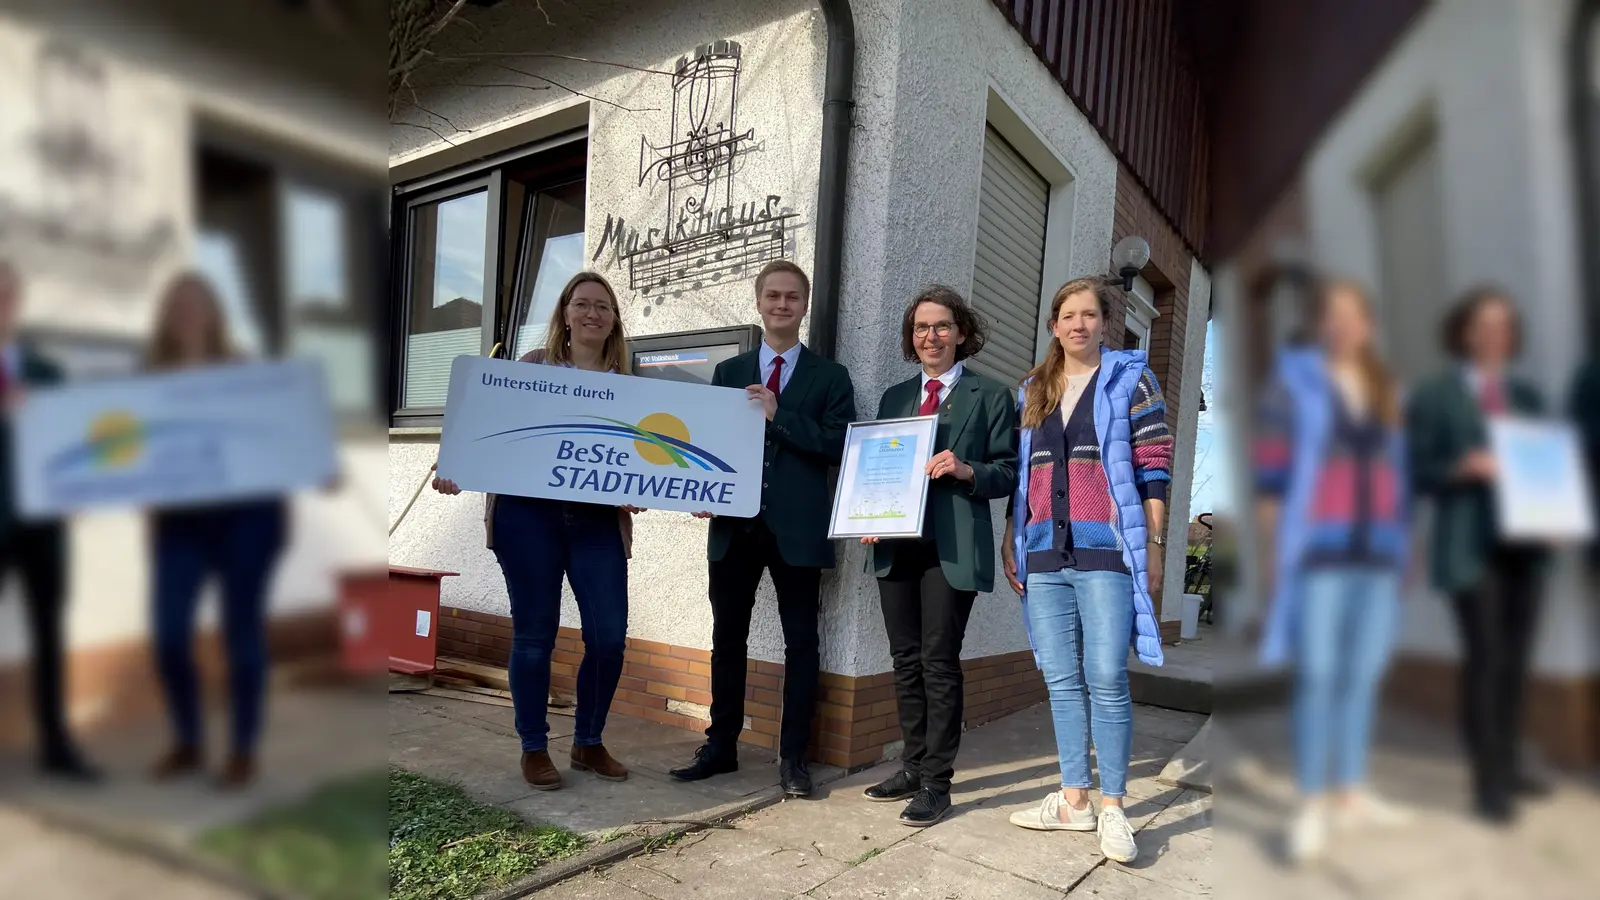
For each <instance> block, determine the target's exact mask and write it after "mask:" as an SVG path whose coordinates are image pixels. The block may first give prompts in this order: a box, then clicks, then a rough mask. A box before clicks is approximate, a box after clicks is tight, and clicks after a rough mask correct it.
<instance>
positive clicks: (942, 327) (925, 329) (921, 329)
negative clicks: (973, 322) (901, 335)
mask: <svg viewBox="0 0 1600 900" xmlns="http://www.w3.org/2000/svg"><path fill="white" fill-rule="evenodd" d="M954 327H956V326H955V325H953V324H951V323H950V322H940V323H939V324H937V325H929V324H928V323H927V322H918V323H917V324H915V325H913V326H911V333H912V334H914V335H916V336H917V337H919V338H925V337H927V336H928V334H929V332H932V333H933V334H937V335H938V336H939V337H942V338H947V337H949V336H950V329H952V328H954Z"/></svg>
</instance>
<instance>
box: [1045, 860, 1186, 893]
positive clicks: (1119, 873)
mask: <svg viewBox="0 0 1600 900" xmlns="http://www.w3.org/2000/svg"><path fill="white" fill-rule="evenodd" d="M1070 896H1071V897H1072V898H1074V900H1076V898H1078V897H1084V898H1088V897H1093V898H1095V900H1190V898H1192V897H1193V896H1194V895H1193V894H1188V893H1185V892H1183V891H1180V890H1177V889H1176V888H1171V887H1168V886H1166V885H1164V884H1161V883H1159V882H1155V881H1149V880H1147V879H1144V878H1140V877H1139V876H1138V875H1135V874H1133V873H1131V872H1129V871H1127V870H1126V869H1123V868H1121V867H1120V866H1101V867H1100V868H1098V869H1095V870H1094V871H1093V872H1090V873H1089V877H1088V878H1085V879H1084V880H1083V882H1082V883H1081V884H1079V885H1078V886H1077V887H1076V888H1074V889H1073V890H1072V893H1071V895H1070Z"/></svg>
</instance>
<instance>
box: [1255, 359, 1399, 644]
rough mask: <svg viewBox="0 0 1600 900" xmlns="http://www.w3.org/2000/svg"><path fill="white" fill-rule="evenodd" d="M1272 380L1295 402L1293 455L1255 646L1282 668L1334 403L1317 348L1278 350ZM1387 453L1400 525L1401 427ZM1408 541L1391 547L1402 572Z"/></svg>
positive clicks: (1296, 615)
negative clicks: (1269, 585) (1269, 603)
mask: <svg viewBox="0 0 1600 900" xmlns="http://www.w3.org/2000/svg"><path fill="white" fill-rule="evenodd" d="M1277 377H1278V378H1279V379H1281V380H1282V382H1283V384H1284V385H1285V386H1286V387H1287V388H1288V390H1289V394H1290V396H1291V397H1293V398H1294V408H1295V416H1294V430H1293V433H1292V434H1291V436H1290V439H1291V442H1292V445H1293V454H1294V455H1293V457H1292V458H1291V459H1290V461H1289V489H1288V492H1287V493H1286V494H1285V496H1284V498H1283V506H1282V508H1281V509H1280V510H1279V513H1278V534H1277V535H1276V538H1277V539H1276V540H1275V541H1274V542H1273V549H1274V554H1273V557H1274V558H1273V595H1272V606H1271V608H1270V609H1269V610H1268V611H1267V620H1266V628H1265V629H1264V630H1263V631H1262V634H1261V646H1260V648H1259V650H1260V659H1261V663H1262V664H1263V665H1267V666H1278V665H1283V664H1285V663H1288V662H1289V661H1291V660H1292V659H1293V658H1294V654H1295V650H1296V647H1295V643H1296V635H1298V634H1299V633H1300V607H1301V603H1302V601H1303V595H1304V593H1305V592H1304V590H1303V587H1304V582H1305V578H1304V575H1305V573H1304V572H1302V571H1301V567H1300V560H1301V557H1302V556H1303V555H1304V554H1305V550H1306V543H1307V539H1308V537H1309V534H1310V530H1311V503H1312V500H1313V499H1314V497H1313V495H1314V492H1315V491H1316V489H1317V478H1318V476H1319V475H1320V474H1321V471H1322V465H1323V459H1324V456H1325V454H1326V451H1327V448H1328V441H1329V439H1330V435H1331V434H1332V433H1333V428H1334V415H1335V408H1334V403H1335V402H1336V398H1335V395H1334V387H1333V383H1332V382H1331V381H1330V380H1329V378H1328V371H1327V366H1326V365H1325V363H1324V361H1323V355H1322V352H1321V351H1319V350H1314V349H1312V350H1303V349H1294V350H1284V351H1282V352H1281V353H1279V354H1278V361H1277ZM1387 450H1388V456H1389V462H1390V465H1392V466H1393V467H1394V471H1395V476H1396V479H1397V480H1398V482H1399V483H1398V484H1397V485H1396V489H1397V491H1398V492H1399V502H1400V505H1401V506H1400V517H1401V520H1402V521H1405V520H1406V519H1407V518H1408V515H1409V511H1410V507H1411V504H1410V483H1409V482H1410V479H1409V478H1408V477H1407V470H1406V451H1405V439H1404V435H1403V433H1402V429H1399V428H1396V429H1393V430H1392V433H1391V436H1390V438H1389V446H1388V448H1387ZM1408 543H1409V542H1408V541H1406V540H1404V539H1403V536H1402V540H1401V541H1400V545H1399V546H1397V547H1394V548H1393V551H1394V553H1395V554H1396V555H1397V556H1398V557H1399V569H1400V571H1402V572H1403V571H1405V566H1406V562H1407V561H1406V554H1407V552H1408V547H1407V546H1406V545H1407V544H1408Z"/></svg>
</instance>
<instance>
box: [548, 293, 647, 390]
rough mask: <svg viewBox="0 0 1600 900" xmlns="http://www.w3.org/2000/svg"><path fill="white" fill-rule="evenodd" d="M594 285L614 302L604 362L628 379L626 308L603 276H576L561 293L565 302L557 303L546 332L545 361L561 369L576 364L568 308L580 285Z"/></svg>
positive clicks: (560, 300) (559, 301)
mask: <svg viewBox="0 0 1600 900" xmlns="http://www.w3.org/2000/svg"><path fill="white" fill-rule="evenodd" d="M591 282H592V283H594V284H598V285H600V286H601V287H602V288H605V292H606V296H607V297H610V298H611V313H612V316H611V333H610V334H609V335H607V336H606V345H605V348H604V349H603V350H602V351H601V358H602V359H603V361H604V362H605V365H606V368H607V369H609V370H610V371H613V372H616V373H618V374H619V375H627V374H629V360H628V339H627V336H626V335H624V334H623V331H622V305H621V304H620V303H618V302H617V292H616V291H614V290H612V289H611V282H609V281H607V280H606V277H605V276H604V275H601V274H600V273H599V272H587V271H586V272H579V273H578V274H576V275H574V276H572V279H571V280H570V281H568V282H567V286H566V287H564V288H562V289H561V298H560V299H559V300H557V301H556V308H555V309H554V310H553V311H552V312H551V313H550V327H549V329H548V330H547V331H546V332H545V339H544V354H545V361H546V362H549V363H551V364H553V365H558V366H563V365H568V364H570V363H571V362H572V329H571V328H569V327H568V326H567V304H568V303H571V302H572V294H573V292H574V291H576V290H577V289H578V285H580V284H588V283H591Z"/></svg>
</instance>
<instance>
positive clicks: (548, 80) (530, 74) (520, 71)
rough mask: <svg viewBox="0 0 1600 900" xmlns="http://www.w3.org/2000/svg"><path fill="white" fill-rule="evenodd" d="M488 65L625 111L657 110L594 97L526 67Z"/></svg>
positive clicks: (493, 63) (499, 64)
mask: <svg viewBox="0 0 1600 900" xmlns="http://www.w3.org/2000/svg"><path fill="white" fill-rule="evenodd" d="M489 65H491V66H496V67H498V68H501V69H505V70H507V71H510V72H516V73H517V74H518V75H526V76H528V77H529V78H537V79H538V80H540V81H543V82H545V83H546V84H553V85H555V86H556V87H558V88H561V89H562V90H563V91H566V92H567V93H569V94H574V95H576V96H579V97H584V98H587V99H589V100H593V101H595V102H596V103H604V104H605V105H607V106H614V107H616V108H617V109H620V110H624V111H626V112H631V113H636V112H655V111H657V108H656V107H644V108H642V109H634V108H633V107H631V106H623V105H622V104H621V103H616V102H613V101H611V100H607V99H605V98H604V97H596V96H595V95H593V94H586V93H584V92H583V91H580V90H577V89H575V88H570V87H567V86H566V85H564V84H562V83H561V82H559V81H556V80H555V79H553V78H546V77H545V76H543V75H536V74H534V73H533V72H529V71H528V70H526V69H519V68H517V67H516V66H508V65H506V64H505V63H497V62H491V63H489Z"/></svg>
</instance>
